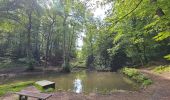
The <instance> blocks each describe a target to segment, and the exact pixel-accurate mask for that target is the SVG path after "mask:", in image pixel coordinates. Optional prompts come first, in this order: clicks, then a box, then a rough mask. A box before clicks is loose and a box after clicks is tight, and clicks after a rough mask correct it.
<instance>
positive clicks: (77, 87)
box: [74, 79, 82, 93]
mask: <svg viewBox="0 0 170 100" xmlns="http://www.w3.org/2000/svg"><path fill="white" fill-rule="evenodd" d="M74 92H76V93H81V92H82V81H81V80H80V79H75V81H74Z"/></svg>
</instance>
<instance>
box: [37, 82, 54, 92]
mask: <svg viewBox="0 0 170 100" xmlns="http://www.w3.org/2000/svg"><path fill="white" fill-rule="evenodd" d="M34 86H35V87H36V88H37V89H38V90H40V91H41V92H44V93H48V92H53V91H54V90H55V89H53V88H48V89H43V88H42V87H41V86H40V85H37V84H35V83H34Z"/></svg>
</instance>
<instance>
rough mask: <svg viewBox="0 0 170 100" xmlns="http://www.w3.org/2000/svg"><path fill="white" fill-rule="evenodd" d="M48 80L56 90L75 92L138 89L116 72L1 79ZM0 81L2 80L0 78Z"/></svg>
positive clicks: (52, 74)
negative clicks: (54, 85)
mask: <svg viewBox="0 0 170 100" xmlns="http://www.w3.org/2000/svg"><path fill="white" fill-rule="evenodd" d="M31 80H32V81H39V80H49V81H53V82H55V83H56V90H64V91H74V92H76V93H81V92H84V93H90V92H102V93H103V92H104V93H107V92H111V91H114V90H129V91H134V90H138V88H139V85H138V84H136V83H135V82H133V81H132V80H130V79H129V78H127V77H125V76H123V75H122V74H120V73H116V72H86V71H82V72H74V73H70V74H56V73H55V74H54V73H51V74H50V73H49V74H45V75H22V76H18V77H15V78H12V79H7V80H3V81H4V83H13V82H21V81H31ZM1 81H2V80H1Z"/></svg>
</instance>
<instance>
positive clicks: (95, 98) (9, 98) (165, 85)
mask: <svg viewBox="0 0 170 100" xmlns="http://www.w3.org/2000/svg"><path fill="white" fill-rule="evenodd" d="M140 71H141V72H142V73H144V74H146V75H147V76H148V77H150V78H151V79H152V80H153V82H154V83H153V84H152V85H150V86H149V87H147V88H145V89H141V90H139V91H137V92H115V93H112V94H107V95H101V94H96V93H90V94H89V95H85V94H76V93H71V92H55V93H53V96H52V97H51V98H49V99H48V100H170V72H169V73H163V74H155V73H153V72H151V71H150V70H148V69H140ZM26 90H32V91H37V90H36V89H35V88H34V87H28V88H26ZM17 98H18V97H17V96H16V95H14V94H7V95H6V96H4V97H1V98H0V100H17ZM29 100H36V99H33V98H30V99H29Z"/></svg>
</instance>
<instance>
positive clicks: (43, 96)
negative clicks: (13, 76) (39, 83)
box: [16, 90, 52, 99]
mask: <svg viewBox="0 0 170 100" xmlns="http://www.w3.org/2000/svg"><path fill="white" fill-rule="evenodd" d="M16 94H18V95H22V96H28V97H33V98H39V99H47V98H49V97H51V96H52V95H51V94H46V93H35V92H30V91H25V90H23V91H21V92H16Z"/></svg>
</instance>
